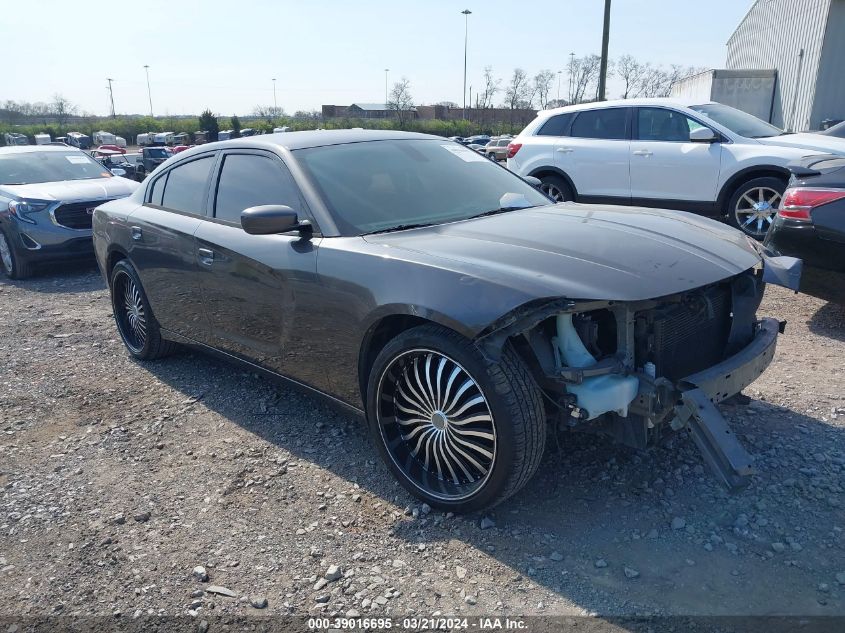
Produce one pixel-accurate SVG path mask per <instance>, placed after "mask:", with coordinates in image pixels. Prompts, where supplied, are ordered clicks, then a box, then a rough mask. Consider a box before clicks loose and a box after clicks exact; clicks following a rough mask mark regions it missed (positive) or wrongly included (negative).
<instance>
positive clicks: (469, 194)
mask: <svg viewBox="0 0 845 633" xmlns="http://www.w3.org/2000/svg"><path fill="white" fill-rule="evenodd" d="M294 156H295V157H296V159H297V161H299V163H300V164H301V165H302V166H303V167H304V168H305V170H306V171H307V172H309V173H310V175H311V177H312V179H313V180H314V182H315V184H316V185H317V187H318V188H319V190H320V193H321V194H322V197H323V199H324V201H325V202H326V205H327V206H328V207H329V209H330V211H331V212H332V214H333V216H334V219H335V222H336V223H337V225H338V228H339V229H340V230H341V232H342V233H343V234H345V235H351V234H360V233H368V232H373V231H383V230H390V229H394V228H396V227H398V226H403V225H416V224H440V223H443V222H454V221H458V220H464V219H467V218H470V217H472V216H476V215H478V214H480V213H485V212H489V211H496V210H499V209H505V210H508V209H515V208H525V207H531V206H538V205H546V204H549V199H548V198H547V197H546V196H544V195H543V194H541V193H540V192H539V191H537V190H536V189H535V188H534V187H532V186H531V185H529V184H527V183H526V182H524V181H523V180H522V179H520V178H518V177H517V176H515V175H514V174H512V173H511V172H509V171H508V170H506V169H502V168H501V167H499V166H497V165H495V164H494V163H493V162H492V161H490V160H488V159H487V158H486V157H484V156H483V155H481V154H479V153H478V152H475V151H473V150H472V149H470V148H468V147H463V146H461V145H458V144H456V143H452V142H450V141H446V140H445V139H443V140H394V141H369V142H362V143H347V144H344V145H332V146H326V147H314V148H310V149H301V150H296V151H294ZM503 212H505V211H503Z"/></svg>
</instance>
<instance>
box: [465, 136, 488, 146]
mask: <svg viewBox="0 0 845 633" xmlns="http://www.w3.org/2000/svg"><path fill="white" fill-rule="evenodd" d="M489 142H490V136H489V135H487V134H476V135H475V136H468V137H466V138H465V139H464V143H465V144H466V145H470V144H475V145H487V143H489Z"/></svg>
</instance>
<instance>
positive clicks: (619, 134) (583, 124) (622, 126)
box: [570, 108, 628, 141]
mask: <svg viewBox="0 0 845 633" xmlns="http://www.w3.org/2000/svg"><path fill="white" fill-rule="evenodd" d="M627 122H628V108H605V109H602V110H585V111H583V112H579V113H578V114H577V116H576V117H575V121H574V122H573V123H572V132H571V134H570V135H571V136H575V137H578V138H598V139H608V140H616V141H621V140H625V139H627V138H628V130H627Z"/></svg>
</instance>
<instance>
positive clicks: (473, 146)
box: [467, 143, 487, 154]
mask: <svg viewBox="0 0 845 633" xmlns="http://www.w3.org/2000/svg"><path fill="white" fill-rule="evenodd" d="M467 147H468V148H470V149H471V150H473V151H474V152H478V153H479V154H483V153H484V150H486V149H487V145H481V144H480V143H469V144H468V145H467Z"/></svg>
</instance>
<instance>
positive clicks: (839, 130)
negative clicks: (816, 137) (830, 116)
mask: <svg viewBox="0 0 845 633" xmlns="http://www.w3.org/2000/svg"><path fill="white" fill-rule="evenodd" d="M820 134H824V135H825V136H835V137H836V138H843V139H845V121H843V122H842V123H837V124H836V125H833V126H831V127H829V128H827V129H826V130H825V131H824V132H820Z"/></svg>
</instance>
